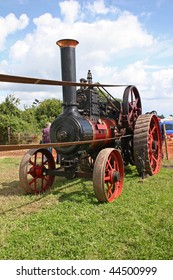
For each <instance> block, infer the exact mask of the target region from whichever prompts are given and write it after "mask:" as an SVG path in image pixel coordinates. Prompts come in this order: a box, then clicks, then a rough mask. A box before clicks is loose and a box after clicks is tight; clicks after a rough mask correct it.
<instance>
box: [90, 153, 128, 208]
mask: <svg viewBox="0 0 173 280" xmlns="http://www.w3.org/2000/svg"><path fill="white" fill-rule="evenodd" d="M123 182H124V165H123V159H122V156H121V154H120V152H119V151H118V150H116V149H114V148H106V149H103V150H101V151H100V153H99V154H98V156H97V158H96V161H95V164H94V171H93V186H94V192H95V195H96V197H97V199H98V201H100V202H112V201H113V200H114V199H116V198H117V197H118V196H120V195H121V193H122V188H123Z"/></svg>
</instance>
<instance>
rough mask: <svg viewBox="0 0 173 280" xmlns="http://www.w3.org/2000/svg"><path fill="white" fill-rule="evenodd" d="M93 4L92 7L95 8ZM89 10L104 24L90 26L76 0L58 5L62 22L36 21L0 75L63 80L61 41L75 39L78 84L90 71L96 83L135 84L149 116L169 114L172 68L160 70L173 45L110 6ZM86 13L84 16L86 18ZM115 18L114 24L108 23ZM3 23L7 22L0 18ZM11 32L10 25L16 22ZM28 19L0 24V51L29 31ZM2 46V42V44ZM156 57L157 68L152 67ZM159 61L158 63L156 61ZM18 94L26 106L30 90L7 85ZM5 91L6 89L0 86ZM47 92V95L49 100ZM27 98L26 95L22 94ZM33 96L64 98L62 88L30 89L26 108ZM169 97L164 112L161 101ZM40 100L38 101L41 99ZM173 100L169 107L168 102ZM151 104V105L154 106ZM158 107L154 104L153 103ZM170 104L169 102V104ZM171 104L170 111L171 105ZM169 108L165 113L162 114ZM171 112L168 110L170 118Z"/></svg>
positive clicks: (10, 18)
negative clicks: (14, 36) (0, 29)
mask: <svg viewBox="0 0 173 280" xmlns="http://www.w3.org/2000/svg"><path fill="white" fill-rule="evenodd" d="M91 3H92V4H91ZM91 3H90V5H88V2H87V3H85V7H86V6H87V5H88V6H87V7H88V8H92V11H93V12H95V14H96V13H97V15H98V14H99V18H96V19H95V20H93V19H92V20H91V18H90V20H88V18H89V16H90V14H89V13H88V12H87V11H88V10H87V9H86V10H84V6H82V3H81V2H79V1H75V0H70V1H62V2H60V3H59V5H60V10H61V15H62V16H63V18H58V17H53V16H52V15H51V14H49V13H46V14H43V15H41V16H39V17H37V18H34V20H33V23H34V25H35V27H34V29H33V30H32V31H31V32H30V33H28V34H26V35H25V37H24V38H23V39H21V38H20V40H17V41H16V42H15V43H14V44H12V45H11V47H10V52H9V60H7V59H2V61H0V70H1V71H0V72H7V73H9V74H10V73H11V74H13V75H24V76H32V77H38V78H47V79H61V73H60V72H61V70H60V51H59V48H58V46H56V44H55V43H56V41H57V40H59V39H63V38H74V39H76V40H78V41H79V43H80V44H79V46H77V49H76V59H77V61H76V64H77V79H78V80H79V78H81V77H86V74H87V70H88V69H91V70H92V73H93V79H94V81H97V82H104V83H111V84H115V83H118V84H120V83H122V84H134V85H136V86H137V87H138V88H139V91H140V93H141V97H142V102H143V103H144V105H143V108H144V112H145V111H150V109H151V110H153V109H156V110H158V112H159V113H164V114H165V115H166V112H167V111H168V108H169V106H170V104H171V102H172V103H173V100H172V99H173V97H172V92H171V90H172V88H173V67H172V65H170V64H169V63H168V64H167V65H161V66H160V65H159V57H162V59H163V60H164V57H166V56H168V57H167V58H168V59H169V57H171V54H172V53H173V52H172V44H171V41H168V40H167V41H162V42H161V41H160V40H159V39H157V38H154V37H153V36H152V34H150V33H149V32H147V30H145V29H144V27H143V25H142V24H141V22H140V21H139V18H138V17H137V16H135V15H133V14H132V13H130V12H128V11H120V10H118V9H117V8H116V7H114V14H113V13H112V11H113V8H112V7H109V6H108V5H106V1H105V2H104V1H94V2H91ZM84 12H85V16H83V13H84ZM108 13H111V14H112V17H111V19H106V17H104V16H105V15H107V14H108ZM1 19H2V18H1ZM13 21H14V24H13V28H12V27H11V29H10V24H8V23H9V22H13ZM28 21H29V19H28V18H27V16H21V17H19V19H17V18H16V17H15V16H14V15H13V16H11V14H10V15H9V16H7V17H6V18H3V19H2V21H0V26H2V23H1V22H3V24H4V25H5V26H6V31H5V33H4V34H5V35H3V36H2V38H0V40H1V41H0V46H1V47H2V46H3V47H4V43H5V40H6V38H7V36H8V35H9V34H11V33H12V32H15V31H17V30H19V29H21V28H25V27H26V25H27V24H28ZM2 40H3V41H2ZM165 50H166V51H165ZM153 57H154V62H152V60H153ZM157 59H158V60H157ZM5 87H8V89H9V90H13V89H14V91H15V92H16V94H17V93H18V94H19V95H18V96H19V98H20V99H21V103H23V102H25V101H26V94H27V93H26V86H25V88H24V86H21V85H20V86H19V85H15V86H14V85H13V84H10V85H5V86H4V85H3V89H4V88H5ZM1 88H2V86H1ZM46 90H47V93H48V95H46V93H45V92H46ZM123 90H124V89H122V88H121V89H112V90H111V92H113V95H114V96H115V97H116V96H117V97H118V98H122V95H123ZM23 91H24V92H25V93H22V92H23ZM33 92H34V95H35V94H36V92H37V94H39V96H40V99H41V98H44V97H45V96H46V98H49V97H50V96H51V94H53V96H54V94H55V95H56V92H57V98H60V97H61V93H60V92H61V88H60V87H46V88H45V87H41V86H33V87H28V95H27V96H28V97H27V104H28V103H29V100H31V103H32V101H33V96H34V95H33V94H31V93H33ZM163 96H166V100H165V103H164V106H161V104H159V102H157V100H158V99H159V98H163ZM37 97H38V96H37ZM168 99H169V101H168ZM151 100H152V101H151ZM153 100H154V101H155V102H154V101H153ZM167 101H168V102H167ZM166 103H167V105H166ZM163 108H165V110H166V111H165V112H163V110H162V109H163ZM171 110H172V107H170V109H169V113H171ZM172 113H173V112H172Z"/></svg>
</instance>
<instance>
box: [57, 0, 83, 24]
mask: <svg viewBox="0 0 173 280" xmlns="http://www.w3.org/2000/svg"><path fill="white" fill-rule="evenodd" d="M59 6H60V9H61V14H62V15H63V16H64V21H65V22H68V23H74V22H75V21H76V20H77V18H78V16H79V11H80V4H79V2H78V1H75V0H70V1H63V2H60V3H59Z"/></svg>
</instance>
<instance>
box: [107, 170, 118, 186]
mask: <svg viewBox="0 0 173 280" xmlns="http://www.w3.org/2000/svg"><path fill="white" fill-rule="evenodd" d="M109 175H110V183H111V184H114V183H116V182H118V181H120V173H119V172H118V171H117V170H115V169H113V170H110V174H109Z"/></svg>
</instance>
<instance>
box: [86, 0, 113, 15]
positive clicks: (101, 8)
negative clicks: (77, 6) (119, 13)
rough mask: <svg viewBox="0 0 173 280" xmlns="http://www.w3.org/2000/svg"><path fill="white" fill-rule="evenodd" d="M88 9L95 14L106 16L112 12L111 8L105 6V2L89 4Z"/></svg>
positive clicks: (101, 0)
mask: <svg viewBox="0 0 173 280" xmlns="http://www.w3.org/2000/svg"><path fill="white" fill-rule="evenodd" d="M87 8H88V9H89V11H90V12H91V13H93V14H103V15H106V14H108V13H109V12H110V11H111V8H109V7H106V6H105V3H104V0H96V1H94V2H92V3H88V4H87Z"/></svg>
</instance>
